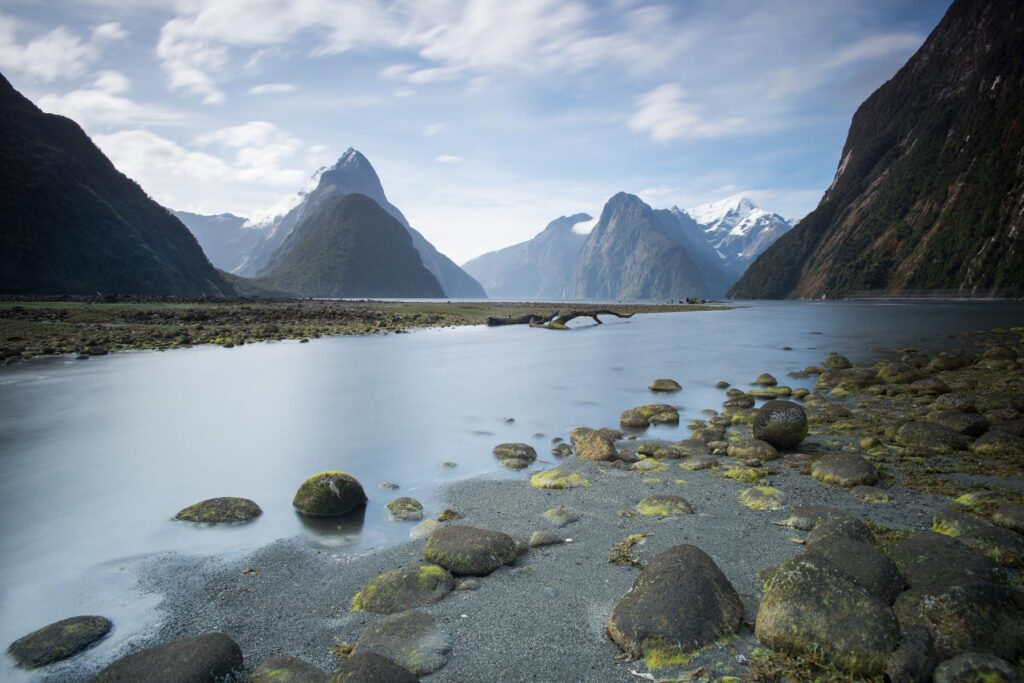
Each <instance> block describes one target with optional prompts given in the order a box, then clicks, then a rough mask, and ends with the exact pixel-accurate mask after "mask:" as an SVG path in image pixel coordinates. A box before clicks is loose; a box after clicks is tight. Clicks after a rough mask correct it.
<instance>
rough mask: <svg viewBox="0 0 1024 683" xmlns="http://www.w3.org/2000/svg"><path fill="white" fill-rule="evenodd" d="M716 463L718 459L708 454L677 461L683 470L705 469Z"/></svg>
mask: <svg viewBox="0 0 1024 683" xmlns="http://www.w3.org/2000/svg"><path fill="white" fill-rule="evenodd" d="M717 464H718V461H717V460H715V459H714V458H713V457H711V456H710V455H695V456H693V457H692V458H687V459H686V460H684V461H683V462H681V463H679V466H680V467H682V468H683V469H684V470H690V471H695V470H706V469H708V468H709V467H714V466H715V465H717Z"/></svg>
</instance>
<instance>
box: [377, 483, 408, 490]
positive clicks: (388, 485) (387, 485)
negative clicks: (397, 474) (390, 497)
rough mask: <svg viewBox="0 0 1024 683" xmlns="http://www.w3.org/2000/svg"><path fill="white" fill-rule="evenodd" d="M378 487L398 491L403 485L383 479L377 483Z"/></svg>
mask: <svg viewBox="0 0 1024 683" xmlns="http://www.w3.org/2000/svg"><path fill="white" fill-rule="evenodd" d="M377 488H380V489H384V490H385V491H397V490H398V489H400V488H402V487H401V486H399V485H398V484H396V483H395V482H393V481H382V482H381V483H380V484H378V485H377Z"/></svg>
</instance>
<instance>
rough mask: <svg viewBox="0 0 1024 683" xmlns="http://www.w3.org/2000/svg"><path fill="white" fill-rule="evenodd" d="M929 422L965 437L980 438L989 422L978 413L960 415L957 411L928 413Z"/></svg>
mask: <svg viewBox="0 0 1024 683" xmlns="http://www.w3.org/2000/svg"><path fill="white" fill-rule="evenodd" d="M925 419H927V420H928V421H929V422H934V423H935V424H940V425H942V426H943V427H947V428H949V429H952V430H953V431H956V432H960V433H961V434H964V435H966V436H981V435H982V434H984V433H985V432H987V431H988V428H989V426H990V425H989V421H988V418H986V417H985V416H984V415H979V414H978V413H962V412H960V411H959V410H940V411H936V412H932V413H929V414H928V416H927V417H926V418H925Z"/></svg>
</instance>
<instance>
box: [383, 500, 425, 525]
mask: <svg viewBox="0 0 1024 683" xmlns="http://www.w3.org/2000/svg"><path fill="white" fill-rule="evenodd" d="M388 512H390V513H391V518H392V519H394V520H397V521H401V522H406V521H417V520H420V519H423V503H421V502H419V501H418V500H416V499H415V498H409V497H407V496H403V497H401V498H395V499H394V500H393V501H391V502H390V503H388Z"/></svg>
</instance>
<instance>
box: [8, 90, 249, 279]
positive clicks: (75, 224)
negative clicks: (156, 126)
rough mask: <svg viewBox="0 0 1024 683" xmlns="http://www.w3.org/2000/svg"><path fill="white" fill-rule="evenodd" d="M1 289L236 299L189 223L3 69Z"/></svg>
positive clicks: (83, 133)
mask: <svg viewBox="0 0 1024 683" xmlns="http://www.w3.org/2000/svg"><path fill="white" fill-rule="evenodd" d="M0 121H2V122H3V123H2V124H0V292H3V293H5V294H96V293H97V292H99V293H103V294H147V295H164V294H174V295H181V296H229V295H233V294H234V291H233V289H232V288H231V286H230V285H229V284H228V283H227V282H226V281H225V280H224V279H223V278H222V277H221V275H220V274H219V273H218V272H217V271H216V270H215V269H214V268H213V266H212V265H210V262H209V261H208V260H207V259H206V256H205V255H204V254H203V250H202V249H200V247H199V243H198V242H197V241H196V239H195V238H194V237H193V236H192V235H191V233H189V231H188V230H187V229H186V228H185V226H184V225H182V224H181V222H180V221H179V220H178V219H177V218H175V217H174V216H172V215H171V214H170V213H168V212H167V210H166V209H164V208H163V207H162V206H160V205H159V204H157V203H156V202H154V201H153V200H152V199H150V198H149V197H148V196H146V193H145V192H143V191H142V188H140V187H139V186H138V185H136V184H135V183H134V182H132V180H130V179H129V178H128V177H127V176H125V175H123V174H122V173H120V172H119V171H118V170H117V169H116V168H114V165H113V164H111V163H110V160H109V159H107V157H105V156H104V155H103V153H102V152H101V151H100V150H99V148H97V147H96V146H95V145H94V144H93V143H92V140H90V139H89V136H87V135H86V134H85V132H84V131H83V130H82V129H81V128H79V127H78V124H76V123H75V122H74V121H71V120H70V119H66V118H64V117H62V116H55V115H53V114H46V113H44V112H42V111H41V110H40V109H39V108H38V107H36V106H35V105H34V104H32V102H30V101H29V100H28V99H26V98H25V97H23V96H22V95H21V94H20V93H18V91H16V90H15V89H14V88H13V87H12V86H11V84H10V83H9V82H8V81H7V79H6V78H4V77H3V76H2V75H0Z"/></svg>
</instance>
